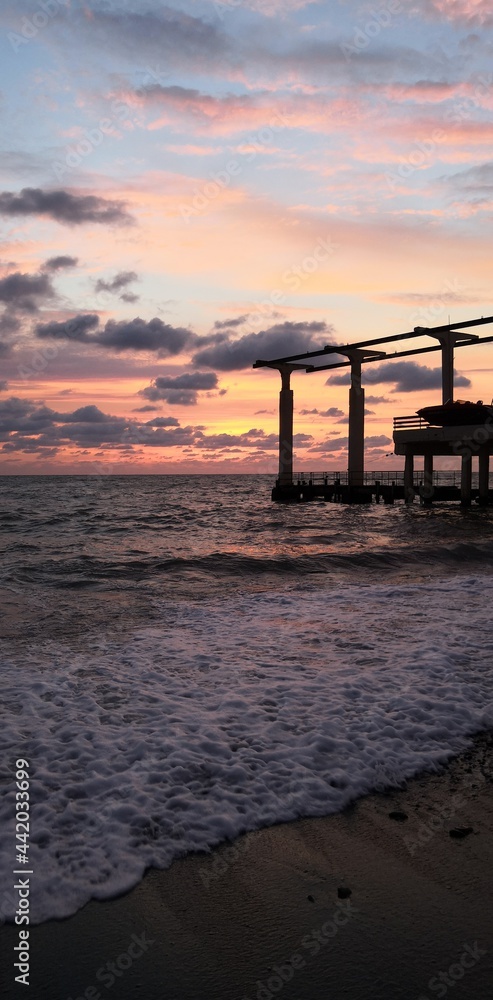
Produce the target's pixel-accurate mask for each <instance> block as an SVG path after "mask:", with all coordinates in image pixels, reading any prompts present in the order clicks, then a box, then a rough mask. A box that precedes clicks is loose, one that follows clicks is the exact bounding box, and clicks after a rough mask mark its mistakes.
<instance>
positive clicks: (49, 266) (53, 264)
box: [41, 256, 79, 271]
mask: <svg viewBox="0 0 493 1000" xmlns="http://www.w3.org/2000/svg"><path fill="white" fill-rule="evenodd" d="M78 263H79V260H78V257H66V256H60V257H50V259H49V260H47V261H45V263H44V264H43V267H42V268H41V270H42V271H62V270H64V269H65V268H67V267H77V264H78Z"/></svg>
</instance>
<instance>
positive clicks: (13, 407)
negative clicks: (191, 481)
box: [0, 384, 313, 458]
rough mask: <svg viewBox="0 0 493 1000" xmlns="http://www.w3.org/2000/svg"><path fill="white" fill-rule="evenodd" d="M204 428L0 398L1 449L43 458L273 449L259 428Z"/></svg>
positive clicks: (271, 437)
mask: <svg viewBox="0 0 493 1000" xmlns="http://www.w3.org/2000/svg"><path fill="white" fill-rule="evenodd" d="M5 387H6V384H5V385H4V388H5ZM204 430H205V428H204V427H203V426H201V425H198V426H192V425H188V426H185V427H182V426H181V425H180V423H179V421H178V420H177V419H176V418H175V417H171V416H165V417H154V418H153V419H151V420H149V421H147V422H146V423H142V422H140V421H139V420H136V419H133V418H128V417H116V416H112V415H110V414H107V413H103V412H102V410H100V409H99V408H98V407H97V406H95V405H94V404H89V405H88V406H82V407H79V408H78V409H76V410H73V411H71V412H68V413H59V412H56V411H55V410H52V409H50V408H49V407H48V406H46V405H45V404H44V403H40V402H38V401H35V400H28V399H20V398H18V397H15V396H12V397H10V398H9V399H6V400H0V450H1V451H3V453H4V454H5V453H14V452H24V453H26V454H38V455H40V456H42V457H44V458H46V457H51V456H52V455H56V454H57V453H58V452H60V451H63V450H66V449H73V448H74V447H78V448H84V449H86V450H87V451H89V452H90V451H91V450H94V449H97V450H99V449H104V450H110V451H116V452H119V451H120V452H121V451H124V452H128V453H130V454H131V453H133V452H134V451H135V449H138V450H140V449H141V448H181V449H188V451H190V450H191V449H198V450H200V452H206V451H211V450H214V451H221V452H224V453H225V454H227V453H228V452H229V450H230V449H231V448H236V449H237V450H238V452H239V455H240V456H241V455H242V454H250V453H251V452H252V449H255V450H256V451H257V452H258V453H262V452H269V451H272V452H275V451H277V447H278V437H277V434H266V433H265V431H264V430H262V428H257V427H253V428H251V429H250V430H248V431H244V432H240V433H237V434H227V433H226V434H221V433H219V434H209V435H207V434H205V433H204ZM312 441H313V438H312V436H311V435H310V434H295V436H294V444H295V446H296V447H306V445H307V444H309V443H310V442H312ZM242 449H247V451H246V452H242Z"/></svg>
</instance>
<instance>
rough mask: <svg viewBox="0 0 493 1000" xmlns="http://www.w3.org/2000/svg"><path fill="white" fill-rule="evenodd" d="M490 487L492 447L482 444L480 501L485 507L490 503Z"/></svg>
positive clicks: (480, 456)
mask: <svg viewBox="0 0 493 1000" xmlns="http://www.w3.org/2000/svg"><path fill="white" fill-rule="evenodd" d="M489 487H490V447H489V444H482V445H481V447H480V449H479V503H480V504H481V506H482V507H485V506H486V504H487V503H488V498H489Z"/></svg>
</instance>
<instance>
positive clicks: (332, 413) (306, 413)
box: [300, 406, 344, 417]
mask: <svg viewBox="0 0 493 1000" xmlns="http://www.w3.org/2000/svg"><path fill="white" fill-rule="evenodd" d="M312 414H313V415H314V416H315V415H317V416H319V417H343V416H344V411H343V410H339V408H338V407H337V406H330V407H329V409H328V410H300V415H301V416H302V417H310V416H312Z"/></svg>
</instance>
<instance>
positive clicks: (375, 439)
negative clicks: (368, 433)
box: [365, 434, 392, 448]
mask: <svg viewBox="0 0 493 1000" xmlns="http://www.w3.org/2000/svg"><path fill="white" fill-rule="evenodd" d="M384 444H385V445H387V444H392V441H391V439H390V438H389V437H386V436H385V434H376V435H373V436H372V437H366V438H365V447H367V448H381V447H382V446H383V445H384Z"/></svg>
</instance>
